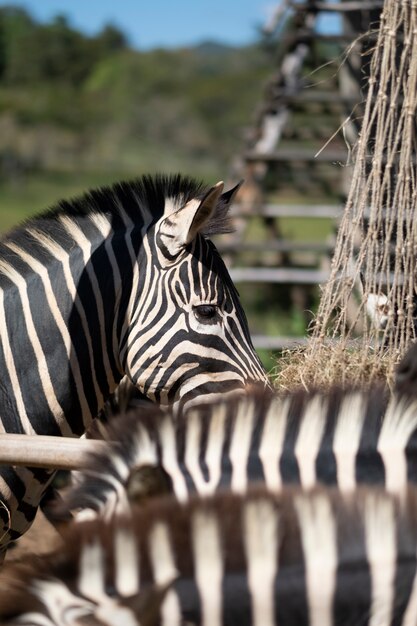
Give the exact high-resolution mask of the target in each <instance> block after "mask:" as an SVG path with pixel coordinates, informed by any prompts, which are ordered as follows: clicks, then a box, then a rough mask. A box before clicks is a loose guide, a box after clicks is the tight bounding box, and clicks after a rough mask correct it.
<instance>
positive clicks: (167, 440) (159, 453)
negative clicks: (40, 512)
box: [66, 388, 417, 515]
mask: <svg viewBox="0 0 417 626" xmlns="http://www.w3.org/2000/svg"><path fill="white" fill-rule="evenodd" d="M100 428H101V432H99V433H98V434H97V433H96V436H99V437H104V438H107V439H108V440H109V452H108V453H103V454H102V455H97V456H95V457H93V458H91V459H89V468H88V469H86V470H83V471H82V472H80V481H79V483H78V485H77V486H76V487H74V488H73V489H72V490H70V491H69V492H68V493H67V495H66V502H67V503H68V505H69V507H70V508H71V509H76V508H81V509H84V510H86V509H88V510H90V511H91V510H92V511H96V512H101V513H105V514H107V515H109V514H112V513H113V512H114V511H116V510H120V509H122V510H123V508H125V507H126V506H127V507H128V506H129V502H130V501H132V500H133V501H135V500H136V501H138V500H139V501H141V500H142V499H144V498H146V497H148V496H150V495H160V494H161V493H170V492H173V493H174V494H175V496H176V497H177V498H178V499H179V500H180V501H182V502H184V501H186V500H187V499H188V498H189V497H190V494H192V493H194V492H197V493H199V494H200V495H201V496H209V495H211V494H213V493H215V492H216V491H217V490H219V489H225V488H228V489H231V490H232V491H233V492H236V493H244V492H245V491H246V490H247V488H248V485H249V484H252V483H254V482H261V483H265V484H266V485H267V487H268V488H269V489H270V490H272V491H274V492H278V491H280V490H281V488H282V486H283V485H285V484H301V485H302V486H303V487H305V488H311V487H313V486H314V485H316V484H318V483H323V484H330V485H338V486H339V488H340V489H341V490H342V491H347V492H349V491H352V490H353V489H354V488H355V487H356V485H358V484H361V483H370V484H381V485H385V486H386V488H387V489H388V490H389V491H392V492H401V491H402V490H403V489H405V487H406V484H407V480H410V481H412V482H417V449H416V446H417V432H416V430H417V401H415V400H413V399H412V398H410V397H408V396H395V397H392V398H390V397H389V396H388V393H387V392H386V390H384V389H382V388H374V389H371V390H368V391H355V390H352V391H341V390H340V389H334V390H332V391H331V392H329V393H306V392H296V393H292V394H287V395H281V394H273V393H272V392H268V391H260V390H254V391H252V392H248V393H247V394H245V395H244V396H238V397H235V398H226V399H224V400H223V401H219V402H215V403H210V404H201V405H199V406H194V407H192V408H191V409H189V410H187V411H186V412H184V413H181V414H179V415H174V414H173V413H172V412H171V411H165V410H162V409H160V408H157V407H149V408H147V407H142V408H137V409H131V410H130V411H128V412H127V414H125V415H122V416H118V417H116V418H115V419H113V420H111V422H110V423H109V424H108V425H107V426H105V427H103V426H101V427H100Z"/></svg>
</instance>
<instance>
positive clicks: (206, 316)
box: [193, 304, 219, 324]
mask: <svg viewBox="0 0 417 626" xmlns="http://www.w3.org/2000/svg"><path fill="white" fill-rule="evenodd" d="M193 311H194V314H195V316H196V318H197V320H198V321H199V322H201V323H202V324H204V323H206V324H214V323H216V322H217V320H218V319H219V312H218V307H217V306H216V305H214V304H199V305H198V306H193Z"/></svg>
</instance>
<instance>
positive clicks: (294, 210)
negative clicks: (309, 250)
mask: <svg viewBox="0 0 417 626" xmlns="http://www.w3.org/2000/svg"><path fill="white" fill-rule="evenodd" d="M342 213H343V207H342V206H341V205H337V204H317V205H315V204H264V205H262V206H254V207H253V209H252V210H251V211H250V212H246V211H241V210H240V208H239V205H238V204H237V205H235V206H234V207H233V209H232V212H231V215H232V216H233V217H248V218H252V217H254V216H258V215H259V216H261V217H314V218H323V219H324V218H327V219H337V218H338V217H341V216H342Z"/></svg>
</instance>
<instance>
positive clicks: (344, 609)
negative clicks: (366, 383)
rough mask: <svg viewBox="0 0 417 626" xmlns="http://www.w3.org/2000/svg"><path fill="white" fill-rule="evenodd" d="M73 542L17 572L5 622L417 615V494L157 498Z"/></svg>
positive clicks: (327, 621)
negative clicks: (183, 500)
mask: <svg viewBox="0 0 417 626" xmlns="http://www.w3.org/2000/svg"><path fill="white" fill-rule="evenodd" d="M65 543H66V548H65V549H64V550H63V551H60V552H59V553H56V554H53V555H50V556H47V557H45V558H44V559H43V560H41V561H40V560H38V561H35V562H34V563H32V564H30V563H27V564H26V565H24V566H20V568H19V567H18V568H17V569H16V570H14V571H13V570H12V571H11V572H10V574H9V581H10V582H9V583H8V584H7V588H6V589H2V590H0V621H1V623H2V624H3V625H4V626H12V625H14V624H31V625H32V626H41V625H42V626H53V625H58V624H59V625H60V626H61V625H62V624H66V625H67V626H70V625H74V626H75V624H81V623H84V621H83V619H82V618H84V620H86V621H85V623H88V624H101V625H107V626H110V625H112V626H116V624H117V626H119V624H128V625H129V626H130V625H135V624H141V625H142V626H143V625H144V624H146V625H147V626H152V625H153V624H162V625H164V626H165V625H168V624H169V625H171V626H174V625H175V626H181V624H184V623H187V624H202V625H204V626H221V625H230V624H240V625H241V626H245V625H248V626H249V625H252V626H275V625H280V626H293V625H294V624H297V625H300V626H303V625H305V626H307V625H308V626H351V625H352V624H361V625H363V626H367V625H369V626H375V625H376V624H378V626H382V625H387V626H388V625H391V624H402V625H403V626H411V625H412V624H415V623H416V621H417V567H416V566H417V560H416V554H417V494H416V492H415V490H410V491H409V492H407V493H406V494H405V498H404V499H403V500H399V499H397V498H396V497H395V496H393V495H392V494H388V493H387V492H386V491H383V490H379V489H378V488H370V487H367V488H358V489H357V490H356V492H355V494H351V495H347V494H344V495H343V494H341V493H340V492H339V491H337V490H334V489H331V488H327V489H324V488H322V489H318V490H317V489H315V490H312V491H309V492H306V491H302V490H299V489H297V488H286V489H285V490H284V491H283V492H282V493H281V494H280V495H277V494H275V495H274V494H271V493H270V492H267V491H265V490H258V491H256V490H255V491H253V490H252V491H250V492H248V493H247V494H245V495H237V494H231V493H223V494H216V496H214V497H212V498H207V499H199V498H197V499H191V500H190V501H189V502H188V503H187V504H186V505H184V504H181V503H178V502H177V501H175V499H173V498H166V499H159V500H157V501H154V502H153V503H151V504H148V506H147V507H144V508H143V509H136V511H135V512H134V513H132V515H131V516H130V517H129V518H123V517H121V518H114V519H113V520H112V523H110V524H106V523H105V522H104V521H103V520H100V519H97V520H94V521H91V522H83V523H79V524H75V525H74V528H73V529H72V532H71V533H70V534H69V535H68V536H67V538H66V542H65ZM144 607H145V608H144ZM77 619H78V620H79V621H77Z"/></svg>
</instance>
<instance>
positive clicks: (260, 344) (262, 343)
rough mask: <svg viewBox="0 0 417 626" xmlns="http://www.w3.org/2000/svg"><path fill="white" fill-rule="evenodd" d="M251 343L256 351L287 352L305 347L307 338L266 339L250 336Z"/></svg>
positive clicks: (262, 336)
mask: <svg viewBox="0 0 417 626" xmlns="http://www.w3.org/2000/svg"><path fill="white" fill-rule="evenodd" d="M252 343H253V345H254V346H255V348H256V349H257V350H259V349H260V350H288V349H290V348H297V347H299V346H306V345H307V343H308V337H268V336H267V335H252Z"/></svg>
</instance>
